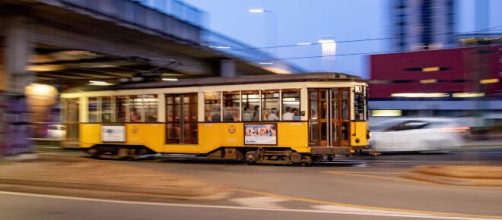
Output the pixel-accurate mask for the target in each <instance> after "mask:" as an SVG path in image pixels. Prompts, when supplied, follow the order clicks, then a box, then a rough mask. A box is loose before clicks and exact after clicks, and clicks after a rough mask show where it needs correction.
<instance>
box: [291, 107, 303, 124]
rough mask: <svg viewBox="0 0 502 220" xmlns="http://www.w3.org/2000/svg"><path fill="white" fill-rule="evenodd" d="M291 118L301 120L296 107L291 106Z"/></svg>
mask: <svg viewBox="0 0 502 220" xmlns="http://www.w3.org/2000/svg"><path fill="white" fill-rule="evenodd" d="M293 115H294V116H293V120H295V121H299V120H301V117H300V113H299V112H298V109H296V108H293Z"/></svg>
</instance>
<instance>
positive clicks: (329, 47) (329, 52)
mask: <svg viewBox="0 0 502 220" xmlns="http://www.w3.org/2000/svg"><path fill="white" fill-rule="evenodd" d="M318 43H320V44H321V50H322V68H323V70H324V71H328V72H329V71H334V67H335V55H336V41H335V40H334V39H331V38H326V39H321V40H319V41H318Z"/></svg>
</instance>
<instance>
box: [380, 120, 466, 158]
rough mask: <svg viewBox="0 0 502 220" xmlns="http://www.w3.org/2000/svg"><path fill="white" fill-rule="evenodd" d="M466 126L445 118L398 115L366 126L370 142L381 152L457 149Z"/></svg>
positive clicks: (462, 138) (461, 141)
mask: <svg viewBox="0 0 502 220" xmlns="http://www.w3.org/2000/svg"><path fill="white" fill-rule="evenodd" d="M467 129H468V128H467V127H462V126H459V123H457V121H456V120H455V119H449V118H398V119H391V120H389V121H384V122H380V123H377V124H375V125H372V126H370V131H371V132H370V145H371V147H372V149H373V150H375V151H377V152H381V153H385V152H446V151H448V150H452V149H455V148H459V147H460V146H461V145H462V144H463V142H464V133H465V132H466V131H467Z"/></svg>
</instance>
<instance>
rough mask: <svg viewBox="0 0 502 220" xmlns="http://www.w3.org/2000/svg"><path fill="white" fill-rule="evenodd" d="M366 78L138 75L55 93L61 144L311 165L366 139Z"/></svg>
mask: <svg viewBox="0 0 502 220" xmlns="http://www.w3.org/2000/svg"><path fill="white" fill-rule="evenodd" d="M366 96H367V84H366V83H365V81H364V80H362V79H361V78H359V77H356V76H351V75H347V74H341V73H311V74H293V75H268V76H243V77H234V78H203V79H183V80H179V81H176V82H167V81H165V82H145V83H135V84H124V85H116V86H110V87H104V88H100V90H99V91H98V90H83V89H79V90H73V91H67V92H65V93H62V94H61V97H62V103H63V105H64V121H65V123H66V126H67V138H66V140H65V142H64V145H65V146H78V147H81V148H84V149H85V150H86V151H87V152H88V153H90V154H91V155H93V156H96V157H116V158H128V157H137V156H141V155H147V154H152V153H157V154H191V155H195V156H204V157H208V158H214V159H237V160H246V161H248V162H249V163H269V164H295V163H302V164H309V163H311V162H312V161H316V160H321V159H323V158H326V157H329V158H332V157H334V156H335V155H353V154H355V153H358V152H360V151H361V150H362V149H364V148H366V147H367V146H368V124H367V111H368V110H367V101H366V100H367V99H366Z"/></svg>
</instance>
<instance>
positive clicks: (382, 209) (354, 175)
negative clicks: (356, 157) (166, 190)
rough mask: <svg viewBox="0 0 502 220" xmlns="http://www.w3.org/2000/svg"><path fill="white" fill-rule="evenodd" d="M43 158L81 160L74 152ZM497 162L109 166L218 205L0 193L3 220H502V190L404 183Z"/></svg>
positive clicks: (479, 155)
mask: <svg viewBox="0 0 502 220" xmlns="http://www.w3.org/2000/svg"><path fill="white" fill-rule="evenodd" d="M44 153H48V154H61V155H66V156H82V155H81V154H80V153H79V152H74V151H71V152H61V151H58V150H56V151H44ZM500 155H502V151H501V150H499V149H497V148H493V149H492V148H490V149H476V150H469V151H461V152H454V153H451V154H404V155H383V156H381V157H378V158H376V159H375V158H373V159H369V158H362V159H361V160H360V161H356V162H347V161H339V162H338V163H331V164H324V165H316V166H313V167H291V166H249V165H245V164H239V163H221V162H212V161H193V160H179V159H178V160H155V161H107V162H109V163H127V164H134V165H135V166H138V167H142V168H145V169H151V170H156V171H161V172H167V173H177V174H179V175H182V176H187V177H190V178H198V179H202V180H205V181H208V182H211V183H215V184H219V185H223V186H225V187H226V188H227V189H228V190H229V192H231V194H230V195H229V197H228V198H226V199H223V200H217V201H195V202H194V201H191V202H188V201H181V200H172V201H148V202H145V201H142V200H135V201H131V200H127V201H123V200H121V198H120V197H114V198H113V199H115V200H108V199H107V197H106V196H99V199H95V198H96V197H90V198H80V197H66V196H70V195H72V194H71V193H67V194H64V196H45V195H34V194H23V193H11V192H0V219H195V218H198V219H257V218H259V219H328V218H329V219H417V218H418V219H502V199H501V198H502V188H501V187H473V186H450V185H440V184H433V183H428V182H421V181H415V180H410V179H406V178H404V177H402V174H404V173H406V172H407V171H408V169H409V168H410V167H412V166H415V165H421V164H444V163H448V164H449V163H451V164H476V163H496V164H500V162H501V161H502V160H500ZM47 194H53V193H47ZM79 196H82V195H79ZM83 197H85V196H83ZM93 198H94V199H93Z"/></svg>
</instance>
